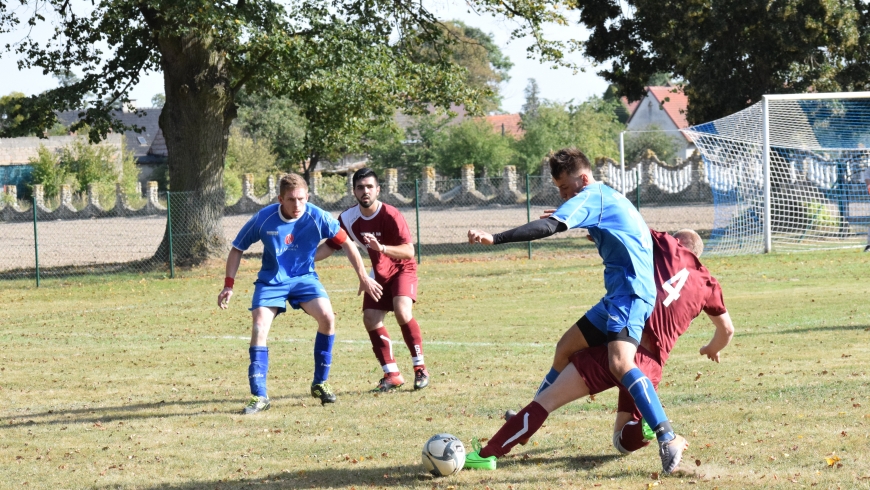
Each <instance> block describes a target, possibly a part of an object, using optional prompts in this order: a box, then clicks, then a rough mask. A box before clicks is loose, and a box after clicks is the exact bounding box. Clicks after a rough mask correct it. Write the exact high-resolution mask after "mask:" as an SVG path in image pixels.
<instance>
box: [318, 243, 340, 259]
mask: <svg viewBox="0 0 870 490" xmlns="http://www.w3.org/2000/svg"><path fill="white" fill-rule="evenodd" d="M334 253H335V249H334V248H332V247H330V246H329V245H327V244H326V242H325V241H324V242H323V243H321V244H320V245H318V247H317V250H316V251H315V252H314V261H315V262H318V261H321V260H324V259H328V258H330V257H332V254H334Z"/></svg>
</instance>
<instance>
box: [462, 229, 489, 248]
mask: <svg viewBox="0 0 870 490" xmlns="http://www.w3.org/2000/svg"><path fill="white" fill-rule="evenodd" d="M468 243H471V244H475V243H480V244H482V245H492V235H490V234H489V233H487V232H485V231H478V230H468Z"/></svg>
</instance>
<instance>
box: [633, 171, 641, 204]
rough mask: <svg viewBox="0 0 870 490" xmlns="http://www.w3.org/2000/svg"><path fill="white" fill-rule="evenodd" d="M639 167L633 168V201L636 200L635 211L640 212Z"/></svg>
mask: <svg viewBox="0 0 870 490" xmlns="http://www.w3.org/2000/svg"><path fill="white" fill-rule="evenodd" d="M639 169H640V165H639V164H638V166H636V167H634V181H635V182H636V185H635V186H634V189H635V199H636V200H637V210H638V211H640V170H639Z"/></svg>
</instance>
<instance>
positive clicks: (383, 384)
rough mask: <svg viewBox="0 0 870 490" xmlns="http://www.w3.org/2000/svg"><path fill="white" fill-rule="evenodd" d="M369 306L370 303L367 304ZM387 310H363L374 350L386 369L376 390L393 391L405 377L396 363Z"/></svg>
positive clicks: (364, 321) (402, 382)
mask: <svg viewBox="0 0 870 490" xmlns="http://www.w3.org/2000/svg"><path fill="white" fill-rule="evenodd" d="M370 303H371V304H372V305H373V306H378V305H377V304H375V303H374V301H372V302H370ZM366 306H369V304H366ZM386 313H387V312H386V310H382V309H379V308H366V309H364V310H363V324H364V325H365V327H366V331H367V332H368V334H369V341H371V343H372V351H373V352H374V353H375V357H376V358H377V359H378V362H379V363H380V365H381V369H383V370H384V377H383V378H381V380H380V381H378V386H377V387H376V388H375V390H376V391H382V392H388V391H392V390H394V389H396V388H398V387H400V386H402V385H403V384H405V379H404V378H403V377H402V373H401V372H399V367H398V366H397V365H396V357H395V354H394V353H393V341H392V339H391V338H390V334H389V333H388V332H387V328H386V327H385V326H384V317H385V316H386Z"/></svg>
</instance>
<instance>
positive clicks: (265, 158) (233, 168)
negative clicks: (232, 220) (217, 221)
mask: <svg viewBox="0 0 870 490" xmlns="http://www.w3.org/2000/svg"><path fill="white" fill-rule="evenodd" d="M269 148H270V147H269V142H267V141H265V140H264V139H260V140H256V141H255V140H254V139H253V138H251V137H250V136H248V135H246V134H245V133H243V132H242V131H241V130H240V129H239V128H237V127H233V128H231V129H230V139H229V142H228V144H227V157H226V160H225V163H224V175H227V174H233V176H234V177H230V178H229V180H226V179H225V180H224V183H225V185H227V184H229V185H232V186H234V185H235V181H236V180H237V181H238V184H239V191H238V192H239V194H238V195H239V196H241V195H242V194H241V189H242V187H241V185H242V184H241V182H242V181H241V176H242V175H244V174H253V175H254V193H255V194H256V195H258V196H262V195H263V194H266V193H267V192H268V191H269V181H268V179H269V175H274V174H275V173H277V172H279V171H280V169H279V168H278V166H277V157H276V156H275V154H274V153H272V151H271V150H270V149H269ZM232 191H233V192H235V190H232ZM227 192H228V194H227V196H228V198H229V192H230V189H227ZM236 199H238V198H236Z"/></svg>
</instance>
